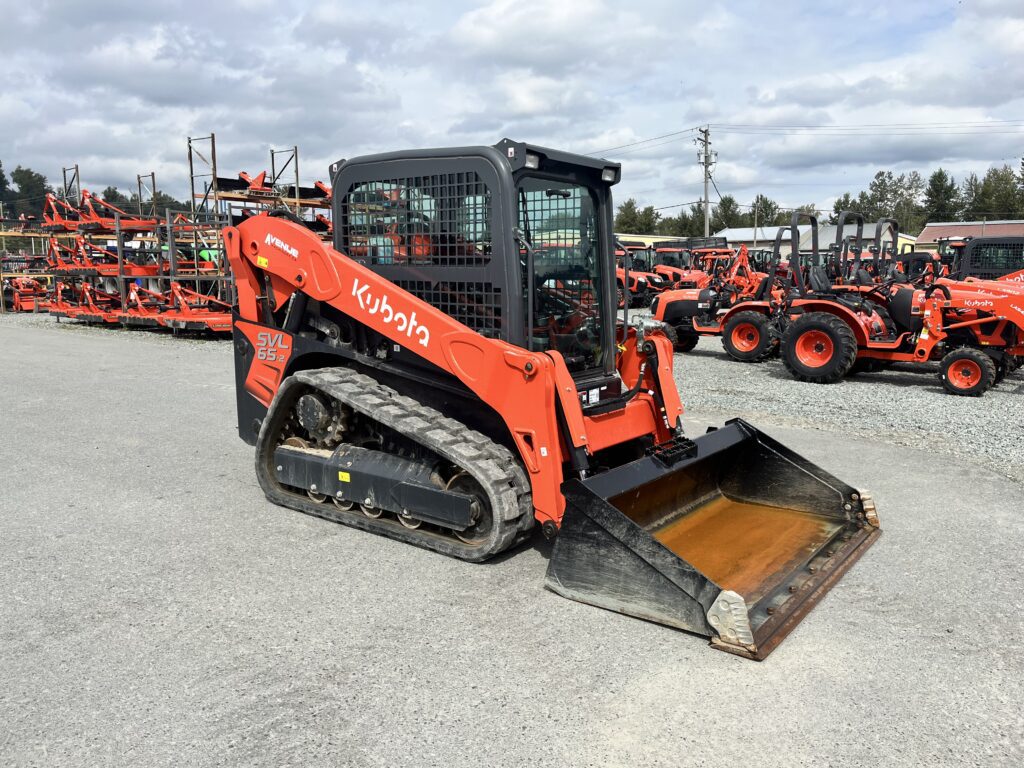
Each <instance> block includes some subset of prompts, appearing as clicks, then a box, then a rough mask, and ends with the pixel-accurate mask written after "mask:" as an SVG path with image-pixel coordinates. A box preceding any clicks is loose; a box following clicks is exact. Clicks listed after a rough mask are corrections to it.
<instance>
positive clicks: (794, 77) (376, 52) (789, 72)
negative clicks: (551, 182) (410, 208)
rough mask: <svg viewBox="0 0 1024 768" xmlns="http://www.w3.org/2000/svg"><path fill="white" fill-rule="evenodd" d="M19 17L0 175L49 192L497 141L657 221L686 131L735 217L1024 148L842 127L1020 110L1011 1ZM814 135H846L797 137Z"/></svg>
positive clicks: (697, 175)
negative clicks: (271, 157)
mask: <svg viewBox="0 0 1024 768" xmlns="http://www.w3.org/2000/svg"><path fill="white" fill-rule="evenodd" d="M8 5H10V6H11V7H10V8H6V7H5V10H4V22H3V24H2V25H0V46H2V48H3V50H4V55H5V59H4V68H3V72H2V74H0V79H2V84H3V87H2V88H0V118H2V119H0V160H2V161H3V162H4V163H5V167H7V168H10V167H13V166H14V165H17V164H22V165H27V166H30V167H32V168H34V169H36V170H38V171H41V172H43V173H44V174H46V175H47V176H48V177H49V178H50V179H51V180H54V179H59V177H60V169H61V168H62V167H63V166H67V165H71V164H74V163H76V162H77V163H79V164H80V165H81V166H82V173H83V178H84V181H85V182H86V184H87V185H89V186H92V187H101V186H105V185H106V184H115V185H117V186H120V187H121V188H122V189H126V188H129V187H130V186H131V185H132V184H133V183H134V179H135V174H137V173H146V172H148V171H150V170H155V171H156V172H157V176H158V182H159V183H160V185H161V186H162V187H163V188H165V189H166V190H167V191H169V192H172V193H173V194H177V195H179V196H181V195H183V194H184V193H185V190H186V188H187V184H188V176H187V168H186V165H185V158H186V144H185V139H186V137H187V136H190V135H191V136H203V135H207V134H209V133H210V132H216V134H217V139H218V159H219V162H220V171H221V173H222V174H223V175H234V174H235V173H237V172H238V171H239V170H249V171H257V170H262V169H263V168H264V167H266V166H267V164H268V152H269V150H270V149H271V148H272V147H276V148H283V147H291V146H292V145H295V144H298V145H299V147H300V154H301V167H302V170H303V175H304V176H305V177H306V179H307V180H309V181H311V180H312V179H314V178H326V176H327V166H328V164H329V163H331V162H333V161H335V160H337V159H338V158H339V157H352V156H355V155H357V154H362V153H367V152H379V151H388V150H393V149H400V148H405V147H409V148H412V147H427V146H445V145H452V144H457V145H465V144H476V143H483V144H491V143H494V142H495V141H497V140H499V139H500V138H502V137H503V136H510V137H512V138H516V139H521V140H527V141H532V142H535V143H538V144H543V145H547V146H554V147H560V148H563V149H567V150H572V151H577V152H582V153H602V154H610V155H611V159H617V160H620V161H621V162H622V163H623V182H622V184H621V185H620V187H619V188H618V189H617V190H616V197H617V198H618V199H620V200H621V199H624V198H625V197H628V196H635V197H637V198H638V200H639V201H640V202H641V203H642V204H651V205H655V206H662V205H672V204H675V203H679V202H683V201H689V200H693V199H696V198H697V197H698V196H699V195H700V194H701V193H702V191H703V184H702V176H701V171H700V169H699V167H698V166H697V163H696V151H695V147H694V146H693V144H692V139H693V136H692V134H690V133H685V129H687V128H690V127H692V126H695V125H698V124H703V123H711V124H712V139H713V142H714V149H715V150H716V151H717V152H718V153H719V155H718V164H717V167H716V169H715V178H716V181H717V183H718V187H719V189H720V191H721V192H722V193H723V194H734V195H735V196H736V197H737V198H738V199H739V200H740V202H741V203H745V202H749V200H750V199H751V198H752V197H753V195H754V194H755V193H757V192H765V193H767V194H769V195H770V196H772V197H774V198H775V199H777V200H779V202H781V203H783V204H785V205H789V204H795V203H803V202H807V201H808V200H812V199H816V200H818V201H819V202H821V201H824V200H825V199H827V198H829V197H832V196H836V195H838V194H841V193H842V192H844V191H847V190H850V191H854V192H855V191H856V190H858V189H860V188H863V187H864V186H866V185H867V183H868V181H869V180H870V178H871V176H872V174H873V173H874V171H875V170H878V169H879V168H900V169H907V168H918V169H920V170H922V171H925V172H927V171H928V170H930V169H932V168H934V167H935V166H937V165H939V164H943V165H945V166H946V167H948V168H950V169H953V170H955V171H956V173H958V174H960V175H961V176H962V175H963V173H965V172H967V171H970V170H976V171H984V169H985V168H987V167H988V166H989V165H991V164H993V163H1001V162H1003V161H1008V162H1012V163H1015V162H1016V159H1015V158H1017V157H1019V153H1020V152H1021V151H1022V145H1021V141H1020V139H1021V135H1020V134H1021V129H1020V128H1018V127H1017V126H1018V125H1020V123H1017V124H1007V125H1008V127H1007V129H1006V130H1007V132H1006V133H1002V132H1000V133H996V132H992V131H990V132H987V133H985V134H984V135H978V132H979V130H980V129H971V130H963V131H958V130H956V129H955V128H953V127H947V128H946V129H945V130H944V131H941V132H940V131H939V130H917V131H903V132H901V131H896V130H889V131H885V130H875V131H873V132H872V131H870V129H867V128H861V129H859V130H858V129H852V130H848V131H846V133H849V134H853V135H843V133H844V132H843V131H842V130H840V129H839V127H841V126H870V125H877V124H885V123H945V124H948V125H949V126H955V125H956V124H961V123H964V122H967V121H971V122H983V121H994V120H1008V119H1018V118H1021V117H1022V116H1024V64H1022V60H1021V57H1020V55H1019V47H1020V46H1019V41H1020V40H1021V39H1024V5H1022V4H1021V3H1020V2H1019V0H974V1H973V2H971V3H964V4H958V5H955V6H954V5H952V4H946V3H935V2H932V1H931V0H907V2H901V3H892V2H891V0H885V1H883V0H865V2H863V3H859V4H855V5H851V4H849V3H847V2H841V1H840V0H824V1H822V2H817V3H810V2H806V3H802V4H799V6H798V7H796V8H790V9H788V10H786V9H784V8H782V7H781V6H778V5H770V4H769V5H765V4H763V3H757V2H754V0H738V1H737V2H734V3H730V4H728V6H716V5H712V6H708V5H707V4H702V3H698V2H696V0H686V1H685V2H679V1H678V0H635V2H632V3H628V4H627V3H621V2H613V1H612V0H564V1H563V2H559V3H552V2H548V1H547V0H492V1H491V2H473V0H458V1H457V2H444V3H442V2H429V3H428V2H412V1H411V0H393V2H391V3H389V4H388V5H387V7H386V9H383V10H382V8H381V7H380V6H372V5H367V4H361V3H355V2H352V0H343V1H342V2H316V3H302V2H298V0H229V1H226V2H217V3H207V4H205V5H202V6H197V5H196V4H195V3H191V2H185V0H153V1H152V2H147V3H138V2H132V1H131V0H94V2H91V3H88V4H81V3H71V2H56V0H50V1H43V2H37V3H18V4H14V3H8ZM979 30H984V32H983V33H981V32H979ZM808 125H813V126H833V127H835V129H834V130H833V131H831V132H829V131H817V132H809V131H800V130H797V129H793V128H790V127H789V126H808ZM726 126H733V127H731V128H728V127H726ZM738 126H753V127H749V128H740V127H738ZM905 133H915V134H919V135H903V134H905ZM666 134H669V135H668V136H666V137H665V138H663V139H660V140H658V141H653V142H646V143H641V144H636V142H640V141H642V140H643V139H646V138H649V137H654V136H664V135H666ZM972 134H973V135H972ZM624 145H630V146H624ZM613 147H620V149H614V150H611V152H610V153H609V152H606V150H608V149H609V148H613Z"/></svg>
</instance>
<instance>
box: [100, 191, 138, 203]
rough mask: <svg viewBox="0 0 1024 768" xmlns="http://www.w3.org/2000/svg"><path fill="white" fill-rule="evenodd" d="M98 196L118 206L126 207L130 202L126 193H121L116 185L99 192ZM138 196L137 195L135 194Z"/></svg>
mask: <svg viewBox="0 0 1024 768" xmlns="http://www.w3.org/2000/svg"><path fill="white" fill-rule="evenodd" d="M100 197H102V198H103V199H104V200H106V201H107V202H108V203H110V204H111V205H116V206H117V207H118V208H127V207H128V205H130V204H131V200H130V199H129V198H128V196H127V195H125V194H122V193H121V192H119V191H118V189H117V187H114V186H110V187H107V188H106V189H104V190H103V191H102V192H101V193H100ZM136 197H138V195H136Z"/></svg>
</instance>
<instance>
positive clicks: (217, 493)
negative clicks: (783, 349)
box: [0, 317, 1024, 768]
mask: <svg viewBox="0 0 1024 768" xmlns="http://www.w3.org/2000/svg"><path fill="white" fill-rule="evenodd" d="M0 349H3V350H4V364H3V365H2V366H0V562H2V563H3V567H2V568H0V765H19V766H20V765H39V766H44V765H45V766H50V765H71V766H79V765H118V766H120V765H142V766H175V767H177V766H186V765H187V766H191V765H201V766H220V765H230V766H254V765H268V766H285V765H296V766H318V765H324V766H327V765H330V766H416V767H419V766H435V765H436V766H445V768H449V767H454V768H461V766H471V767H472V768H479V766H516V768H519V766H524V765H529V766H547V765H550V766H619V765H623V766H625V765H629V766H680V765H707V766H717V765H730V764H738V765H753V766H758V767H759V768H760V767H761V766H780V767H781V766H784V767H785V768H792V767H793V766H814V767H815V768H818V766H872V765H879V764H888V765H907V766H918V765H984V766H1002V765H1005V766H1019V765H1021V764H1022V763H1024V716H1022V714H1021V708H1020V702H1021V701H1022V700H1024V659H1022V657H1021V654H1020V653H1019V650H1018V647H1019V644H1020V637H1021V635H1022V631H1024V619H1022V616H1024V603H1022V599H1021V593H1022V592H1021V590H1022V587H1024V564H1022V559H1021V556H1020V553H1021V551H1022V550H1024V520H1022V517H1021V514H1020V498H1021V490H1022V487H1021V484H1020V483H1019V482H1016V481H1014V480H1010V479H1007V478H1006V477H1005V473H1003V472H998V473H997V472H996V471H993V470H992V469H989V468H987V466H986V465H985V464H983V463H982V464H978V463H973V462H974V461H975V456H974V454H975V452H976V448H975V447H973V444H968V443H966V442H964V441H962V440H960V441H957V442H958V444H960V445H962V446H964V447H963V451H962V454H961V455H953V454H952V453H951V454H948V455H947V454H946V453H933V452H927V451H925V450H919V449H918V448H916V447H914V445H909V446H904V445H902V444H896V445H894V444H893V443H892V441H894V440H898V439H902V438H900V436H899V434H897V433H898V431H899V430H900V429H902V427H901V425H902V424H904V423H912V422H911V421H910V420H909V418H908V419H906V420H904V419H903V417H901V418H900V419H899V420H897V419H895V418H893V417H885V416H878V417H877V418H878V427H877V429H878V430H879V432H878V434H877V435H871V438H870V439H864V438H860V437H857V436H855V435H854V436H851V435H848V434H842V433H840V434H836V433H834V432H830V431H827V424H826V422H825V420H824V419H823V418H822V417H823V416H825V415H827V414H829V413H831V411H830V410H829V409H828V408H826V407H825V403H827V398H828V397H829V396H832V395H833V393H836V394H838V393H842V394H843V398H842V399H843V401H844V402H847V403H850V402H851V401H853V398H854V397H857V396H861V395H859V393H860V392H862V391H863V392H866V394H865V395H863V396H864V397H865V398H866V397H867V396H868V395H871V400H870V402H871V403H872V404H873V405H874V407H873V408H872V412H876V413H883V412H884V411H885V407H886V405H887V404H888V403H891V402H892V401H893V400H894V398H895V397H896V395H899V396H900V397H903V398H905V399H906V400H907V402H910V400H911V398H912V397H913V396H914V395H915V394H924V395H926V396H927V397H929V398H932V399H935V401H936V402H937V403H939V404H941V405H942V406H943V407H944V408H954V407H957V408H961V407H962V408H972V409H973V408H977V407H978V403H985V402H989V403H992V402H999V401H997V400H992V399H988V398H986V399H983V400H981V401H962V400H956V399H953V398H946V397H943V396H941V395H939V394H937V393H936V392H934V391H932V390H929V386H930V385H929V383H928V379H927V377H918V376H916V375H915V376H913V377H912V379H913V381H912V384H913V386H910V385H909V384H902V385H899V384H886V385H883V386H885V387H889V388H890V389H892V390H893V392H894V393H895V394H890V393H888V392H884V393H883V392H882V391H878V390H875V389H872V388H870V387H869V386H868V385H867V384H861V383H859V382H850V383H848V384H844V385H841V386H838V387H820V388H817V387H812V386H809V385H806V386H805V385H799V384H796V383H794V382H788V381H787V380H785V379H784V378H779V377H775V376H772V375H770V374H771V372H772V371H773V366H771V365H770V366H767V367H763V368H761V369H760V370H758V369H755V368H748V367H746V366H741V365H739V364H733V363H727V362H725V361H724V360H722V359H721V356H720V354H719V353H718V352H717V349H716V348H715V347H714V346H712V344H710V343H707V342H702V345H701V347H698V352H697V354H695V355H690V356H686V357H683V356H679V357H678V364H679V367H680V372H681V376H682V389H683V393H684V397H685V400H686V401H687V403H688V404H689V406H690V411H689V420H688V424H687V426H688V428H690V429H691V430H692V431H698V430H700V429H701V428H702V427H703V426H704V425H706V424H709V423H720V422H721V421H722V420H723V417H725V416H730V415H735V414H737V413H742V414H747V415H749V416H750V417H751V419H752V420H755V423H756V424H757V425H758V426H759V427H761V428H763V429H765V430H766V431H767V432H768V433H769V434H771V435H772V436H774V437H776V438H777V439H779V440H781V441H782V442H784V443H786V444H787V445H790V446H792V447H793V448H794V449H795V450H797V451H799V452H801V453H803V454H804V455H806V456H807V457H808V458H810V459H811V460H812V461H816V462H818V463H820V464H822V465H824V466H825V467H827V468H829V469H831V470H833V471H834V472H835V473H836V474H837V475H839V476H840V477H842V478H843V479H845V480H847V481H849V482H850V483H851V484H853V485H856V486H858V487H868V488H871V489H872V490H873V491H874V492H875V497H876V500H877V501H878V505H879V513H880V516H881V519H882V524H883V528H884V531H885V532H884V535H883V536H882V537H881V539H880V540H879V542H878V543H877V544H876V545H875V546H874V547H873V548H872V549H871V550H869V551H868V552H867V553H866V554H865V556H864V558H863V559H862V560H861V561H860V562H859V563H858V564H857V565H855V566H854V567H853V569H852V570H851V571H850V572H849V573H848V574H846V576H845V577H844V578H843V579H842V581H841V582H840V583H839V584H838V585H837V586H836V587H835V588H834V589H833V590H832V591H831V592H830V593H829V594H828V595H827V596H826V598H825V599H824V600H823V601H822V602H821V604H820V605H818V606H817V607H816V608H815V609H814V610H813V611H812V612H811V613H810V614H809V615H808V616H807V617H806V618H805V619H804V620H803V622H801V624H800V625H799V626H798V627H797V628H796V629H795V631H794V632H793V633H792V634H791V635H790V636H789V637H788V638H787V639H786V641H785V642H783V644H782V645H781V646H780V647H779V648H778V649H777V650H776V651H775V652H774V653H773V654H772V656H771V657H770V658H769V659H768V660H767V661H765V662H763V663H760V664H758V663H755V662H750V661H747V660H744V659H739V658H737V657H734V656H730V655H727V654H724V653H719V652H716V651H713V650H711V649H710V648H708V647H707V645H706V642H705V641H703V640H702V639H700V638H697V637H693V636H689V635H686V634H684V633H680V632H676V631H673V630H670V629H668V628H665V627H661V626H658V625H654V624H649V623H645V622H642V621H639V620H636V619H631V618H628V617H623V616H619V615H616V614H613V613H609V612H606V611H601V610H598V609H596V608H592V607H589V606H584V605H580V604H577V603H573V602H571V601H568V600H565V599H562V598H560V597H558V596H556V595H554V594H552V593H550V592H548V591H546V590H544V589H543V587H542V579H543V573H544V568H545V560H546V558H547V557H548V555H549V552H550V550H549V548H548V547H547V546H546V545H544V544H543V543H541V542H539V541H537V540H534V541H531V542H529V543H527V544H525V545H523V546H522V547H520V548H518V549H517V550H515V551H513V552H511V553H510V554H509V555H507V556H503V557H500V558H498V559H497V560H495V561H493V562H491V563H488V564H484V565H470V564H467V563H463V562H459V561H456V560H452V559H449V558H445V557H441V556H438V555H434V554H432V553H429V552H425V551H422V550H418V549H415V548H412V547H408V546H406V545H402V544H399V543H397V542H391V541H388V540H386V539H382V538H379V537H375V536H372V535H369V534H365V533H362V532H359V531H355V530H353V529H349V528H345V527H342V526H338V525H335V524H332V523H328V522H326V521H322V520H318V519H314V518H310V517H307V516H305V515H301V514H298V513H295V512H291V511H288V510H283V509H280V508H277V507H274V506H273V505H271V504H269V503H268V502H267V501H266V500H265V499H264V498H263V496H262V494H261V492H260V491H259V488H258V486H257V484H256V481H255V478H254V476H253V468H252V461H253V457H252V449H251V448H250V447H249V446H247V445H245V444H244V443H242V442H241V441H240V440H239V439H238V438H237V436H236V432H235V415H234V381H233V375H232V370H231V360H230V355H229V350H230V348H229V345H228V344H227V343H226V342H212V343H211V342H201V341H187V340H186V341H183V340H173V339H171V338H169V337H167V336H160V335H156V334H151V333H146V332H123V331H113V330H99V329H86V328H79V327H74V326H67V325H66V324H62V325H61V326H60V327H57V326H56V325H55V324H53V323H52V322H51V321H48V320H47V319H45V318H31V317H29V318H25V317H19V318H9V317H5V318H0ZM718 368H720V369H721V371H720V372H719V373H718V374H715V373H714V370H715V369H718ZM775 370H776V372H778V371H777V369H775ZM765 374H768V375H765ZM899 375H900V376H910V374H899ZM716 382H717V385H716V386H712V385H713V384H716ZM727 389H728V390H735V391H738V392H740V393H744V392H746V391H747V390H749V392H750V393H751V394H739V395H738V396H737V394H735V393H733V392H727V391H726V390H727ZM716 390H717V391H716ZM766 392H770V393H771V394H770V396H765V394H764V393H766ZM757 393H761V398H762V400H763V401H764V404H763V405H762V404H761V401H757V404H756V405H751V404H750V402H747V401H749V400H751V399H752V397H753V395H754V394H757ZM847 393H858V394H857V395H853V394H847ZM940 397H941V398H942V399H941V400H939V399H938V398H940ZM783 398H789V400H790V402H791V403H792V405H790V406H788V407H787V406H786V405H785V401H784V400H783ZM744 402H746V403H747V404H746V406H745V408H743V407H741V406H742V405H743V403H744ZM899 402H900V403H902V401H899ZM965 402H966V403H967V404H966V405H961V404H962V403H965ZM906 407H907V406H906V405H903V406H902V408H901V410H903V409H905V408H906ZM1004 407H1009V406H1008V405H1007V406H1004ZM796 408H799V411H800V414H799V416H794V414H793V413H792V412H791V411H792V410H794V409H796ZM922 413H924V414H927V413H929V411H928V409H927V408H922ZM1015 413H1017V414H1019V411H1015ZM758 414H760V415H758ZM755 416H756V419H755ZM819 418H820V419H822V421H821V422H820V423H814V420H815V419H819ZM922 418H924V417H922ZM958 418H959V417H958ZM798 419H799V420H801V422H800V423H803V421H802V420H806V421H807V422H810V423H813V426H815V427H816V429H795V428H793V427H792V424H793V423H794V422H796V421H797V420H798ZM940 423H942V422H941V420H940V419H939V418H938V417H937V416H936V417H935V421H934V423H933V422H931V421H929V422H927V424H928V426H927V427H926V429H927V430H936V429H939V427H937V426H935V425H938V424H940ZM998 423H999V426H1001V427H1003V429H1004V430H1005V429H1006V428H1007V425H1008V423H1009V417H1008V415H1007V414H1005V413H1004V414H1003V417H1002V418H1001V419H1000V420H999V422H998ZM890 425H893V426H890ZM909 442H912V441H909ZM924 445H925V446H926V447H930V448H931V447H935V446H931V445H930V444H929V443H927V442H925V443H924ZM951 450H952V449H951ZM1000 469H1002V467H1001V468H1000ZM965 500H967V501H965Z"/></svg>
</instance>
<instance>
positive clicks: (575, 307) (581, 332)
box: [518, 176, 606, 371]
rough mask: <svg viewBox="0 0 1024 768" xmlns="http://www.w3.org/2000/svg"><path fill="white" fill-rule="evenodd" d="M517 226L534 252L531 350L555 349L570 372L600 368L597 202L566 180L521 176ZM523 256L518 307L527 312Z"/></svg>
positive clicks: (601, 276)
mask: <svg viewBox="0 0 1024 768" xmlns="http://www.w3.org/2000/svg"><path fill="white" fill-rule="evenodd" d="M518 198H519V206H518V207H519V229H520V231H521V232H522V233H523V236H524V237H525V238H526V241H527V243H528V244H529V245H530V246H531V247H532V248H533V250H534V281H533V286H532V288H531V290H532V293H533V317H532V318H531V320H530V328H529V329H528V331H527V332H528V335H529V337H530V339H531V342H530V344H531V348H532V349H534V350H538V351H543V350H549V349H550V350H556V351H558V352H560V353H561V354H562V355H563V357H564V358H565V362H566V365H567V366H568V368H569V370H570V371H584V370H587V369H595V368H600V367H601V365H602V353H603V350H602V348H601V338H602V336H603V329H604V324H605V319H604V318H603V317H602V312H601V304H602V302H601V295H602V293H603V286H604V280H605V279H606V278H605V275H604V274H603V269H602V259H601V248H600V236H601V233H600V228H599V226H598V216H597V202H596V200H595V199H594V196H593V194H592V193H591V191H590V189H589V188H587V187H585V186H583V185H581V184H575V183H573V182H569V181H555V180H551V179H542V178H537V177H532V176H527V177H524V178H523V179H521V180H520V182H519V186H518ZM521 255H522V257H523V258H522V262H521V263H522V270H523V272H522V275H523V286H524V292H523V311H524V315H526V314H529V313H528V306H529V305H528V298H529V297H528V293H527V290H526V281H527V262H526V254H525V252H524V253H522V254H521Z"/></svg>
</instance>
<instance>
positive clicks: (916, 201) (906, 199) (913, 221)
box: [889, 171, 925, 235]
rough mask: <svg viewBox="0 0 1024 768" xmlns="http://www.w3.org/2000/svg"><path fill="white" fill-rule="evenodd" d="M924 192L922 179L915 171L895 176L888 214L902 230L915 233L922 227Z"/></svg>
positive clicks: (923, 221)
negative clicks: (890, 208)
mask: <svg viewBox="0 0 1024 768" xmlns="http://www.w3.org/2000/svg"><path fill="white" fill-rule="evenodd" d="M924 193H925V183H924V179H923V178H921V174H920V173H918V172H917V171H911V172H910V173H907V174H902V173H901V174H900V175H899V176H897V177H896V179H895V184H894V187H893V189H892V195H893V201H892V211H891V213H890V214H889V215H890V216H891V217H892V218H894V219H896V221H898V222H899V223H900V229H902V230H903V231H904V232H908V233H910V234H913V235H916V234H918V233H919V232H920V231H921V229H922V228H923V227H924V224H925V216H924V205H923V201H924Z"/></svg>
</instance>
